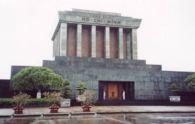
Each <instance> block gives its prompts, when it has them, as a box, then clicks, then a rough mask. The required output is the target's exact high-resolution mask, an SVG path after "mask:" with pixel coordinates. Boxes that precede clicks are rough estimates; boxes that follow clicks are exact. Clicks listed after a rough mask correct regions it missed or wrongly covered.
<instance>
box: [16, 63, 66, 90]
mask: <svg viewBox="0 0 195 124" xmlns="http://www.w3.org/2000/svg"><path fill="white" fill-rule="evenodd" d="M63 86H64V80H63V77H62V76H60V75H58V74H56V73H54V71H52V70H51V69H49V68H46V67H27V68H24V69H22V70H21V71H19V72H18V73H17V74H15V75H14V76H13V78H12V87H13V89H14V90H21V91H23V90H27V91H29V90H44V89H47V90H59V89H60V88H62V87H63Z"/></svg>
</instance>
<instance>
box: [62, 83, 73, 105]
mask: <svg viewBox="0 0 195 124" xmlns="http://www.w3.org/2000/svg"><path fill="white" fill-rule="evenodd" d="M61 96H62V99H61V100H60V106H61V107H70V105H71V100H70V96H71V88H70V81H68V80H65V81H64V86H63V88H62V89H61Z"/></svg>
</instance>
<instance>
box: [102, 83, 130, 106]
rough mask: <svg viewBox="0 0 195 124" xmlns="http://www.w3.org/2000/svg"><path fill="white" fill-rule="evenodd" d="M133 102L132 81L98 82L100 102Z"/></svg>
mask: <svg viewBox="0 0 195 124" xmlns="http://www.w3.org/2000/svg"><path fill="white" fill-rule="evenodd" d="M131 100H134V82H132V81H99V101H100V102H103V103H105V102H110V101H115V102H118V103H119V102H120V103H121V104H122V103H126V102H128V101H131Z"/></svg>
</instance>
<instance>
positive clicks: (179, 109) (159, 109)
mask: <svg viewBox="0 0 195 124" xmlns="http://www.w3.org/2000/svg"><path fill="white" fill-rule="evenodd" d="M91 111H92V112H97V113H123V112H124V113H128V112H129V113H195V106H93V107H92V110H91ZM13 112H14V111H13V109H12V108H1V109H0V116H1V115H11V114H13ZM67 112H82V109H81V107H80V106H76V107H69V108H60V109H59V113H67ZM42 113H49V108H47V107H41V108H25V109H24V114H42Z"/></svg>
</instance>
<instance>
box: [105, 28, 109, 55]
mask: <svg viewBox="0 0 195 124" xmlns="http://www.w3.org/2000/svg"><path fill="white" fill-rule="evenodd" d="M104 46H105V58H110V27H105V40H104Z"/></svg>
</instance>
